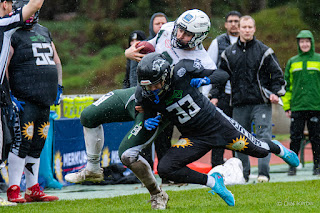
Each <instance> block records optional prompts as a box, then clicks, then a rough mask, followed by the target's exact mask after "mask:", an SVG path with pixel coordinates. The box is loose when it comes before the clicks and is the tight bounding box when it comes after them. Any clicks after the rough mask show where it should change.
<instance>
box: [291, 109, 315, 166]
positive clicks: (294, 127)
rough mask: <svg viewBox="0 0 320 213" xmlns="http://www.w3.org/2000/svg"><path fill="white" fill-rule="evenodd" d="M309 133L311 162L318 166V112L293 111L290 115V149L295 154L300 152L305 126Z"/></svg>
mask: <svg viewBox="0 0 320 213" xmlns="http://www.w3.org/2000/svg"><path fill="white" fill-rule="evenodd" d="M306 123H307V128H308V131H309V140H310V142H311V145H312V151H313V161H314V164H315V165H319V164H320V111H295V112H292V114H291V126H290V139H291V143H290V149H291V150H292V151H294V152H295V153H296V154H298V153H299V151H300V144H301V140H302V139H303V136H304V135H303V131H304V127H305V124H306Z"/></svg>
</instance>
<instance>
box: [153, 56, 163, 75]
mask: <svg viewBox="0 0 320 213" xmlns="http://www.w3.org/2000/svg"><path fill="white" fill-rule="evenodd" d="M165 63H166V60H164V59H157V60H155V61H153V63H152V70H153V71H157V72H158V73H159V72H160V71H161V67H162V66H163V65H164V64H165ZM158 73H156V74H155V76H157V74H158Z"/></svg>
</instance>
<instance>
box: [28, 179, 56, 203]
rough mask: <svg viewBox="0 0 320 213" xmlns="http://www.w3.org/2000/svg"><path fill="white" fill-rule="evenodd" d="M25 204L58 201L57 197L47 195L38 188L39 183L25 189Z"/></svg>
mask: <svg viewBox="0 0 320 213" xmlns="http://www.w3.org/2000/svg"><path fill="white" fill-rule="evenodd" d="M24 197H25V199H26V201H27V202H43V201H55V200H59V198H58V197H57V196H51V195H47V194H46V193H44V192H43V190H42V189H41V188H40V186H39V183H37V184H35V185H33V186H31V187H30V188H27V190H26V193H25V195H24Z"/></svg>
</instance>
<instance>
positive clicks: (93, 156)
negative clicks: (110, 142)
mask: <svg viewBox="0 0 320 213" xmlns="http://www.w3.org/2000/svg"><path fill="white" fill-rule="evenodd" d="M83 133H84V140H85V143H86V150H87V156H88V158H87V160H88V162H87V166H86V169H87V170H89V171H92V172H98V171H99V170H100V155H101V150H102V148H103V144H104V133H103V127H102V125H100V126H98V127H96V128H86V127H84V128H83Z"/></svg>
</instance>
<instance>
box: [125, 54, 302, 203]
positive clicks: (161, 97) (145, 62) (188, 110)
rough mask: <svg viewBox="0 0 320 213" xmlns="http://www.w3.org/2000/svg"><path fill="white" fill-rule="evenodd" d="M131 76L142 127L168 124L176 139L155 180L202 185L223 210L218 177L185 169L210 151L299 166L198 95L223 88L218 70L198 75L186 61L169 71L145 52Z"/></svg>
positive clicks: (226, 196) (199, 69) (229, 199)
mask: <svg viewBox="0 0 320 213" xmlns="http://www.w3.org/2000/svg"><path fill="white" fill-rule="evenodd" d="M137 75H138V81H139V82H138V83H139V85H138V87H137V89H136V92H135V97H136V100H137V103H136V105H139V106H142V108H143V110H144V121H143V123H144V128H145V129H147V130H150V131H157V127H158V125H159V124H161V123H167V122H173V124H174V125H175V126H177V128H178V130H179V132H180V133H181V134H182V135H181V137H180V140H179V141H178V142H177V143H176V144H174V145H173V146H172V147H171V148H170V149H169V150H168V151H167V152H166V154H165V156H163V158H162V159H161V161H160V162H159V165H158V173H159V176H160V177H162V178H167V179H169V180H172V181H175V182H179V183H193V184H202V185H206V186H208V187H210V188H211V189H212V192H215V193H217V194H218V195H219V196H220V197H221V198H222V199H223V200H224V201H225V202H226V203H227V204H228V205H229V206H234V205H235V200H234V196H233V195H232V193H231V192H230V191H229V190H227V188H226V187H225V185H224V183H223V177H222V175H221V174H220V173H212V174H211V175H206V174H203V173H199V172H197V171H194V170H192V169H190V168H188V167H187V165H188V164H189V163H192V162H194V161H196V160H198V159H199V158H201V157H202V156H203V155H205V154H206V153H207V152H209V151H210V150H211V149H212V148H213V147H221V148H226V149H229V150H234V151H238V152H241V153H244V154H247V155H250V156H253V157H258V158H262V157H265V156H267V155H268V154H269V153H274V154H276V155H277V156H279V157H280V158H282V159H283V160H284V161H285V162H287V163H288V164H289V165H291V166H294V167H297V166H299V163H300V162H299V158H298V156H297V155H296V154H295V153H294V152H292V151H291V150H289V149H287V148H285V147H284V146H283V145H281V143H280V142H273V141H271V140H264V141H262V140H258V139H256V138H254V137H253V136H252V135H251V134H250V133H249V132H248V131H246V130H245V129H244V128H243V127H242V126H240V125H239V124H238V123H237V122H236V121H234V120H233V119H231V118H229V117H228V116H226V115H225V114H224V113H223V112H222V111H221V110H220V109H218V108H216V107H215V106H214V105H213V104H211V102H210V101H209V99H207V98H206V97H205V96H204V95H202V94H201V93H200V92H199V90H198V89H197V88H198V87H200V86H202V85H207V84H210V83H215V84H219V83H220V84H221V83H225V82H226V80H227V79H228V77H229V76H225V75H224V74H223V71H220V70H219V69H218V70H216V71H215V72H213V70H204V68H203V66H202V65H201V64H199V63H198V62H197V61H193V60H187V59H184V60H181V61H180V62H179V63H177V64H176V65H174V66H172V67H170V63H169V61H168V60H167V58H166V57H165V55H163V54H158V53H151V54H148V55H146V56H145V57H144V58H143V59H142V60H141V61H140V62H139V64H138V67H137ZM222 85H223V84H222ZM159 113H160V114H159ZM127 151H128V150H127ZM127 151H126V152H127ZM122 157H123V156H122ZM130 157H132V156H130Z"/></svg>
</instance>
